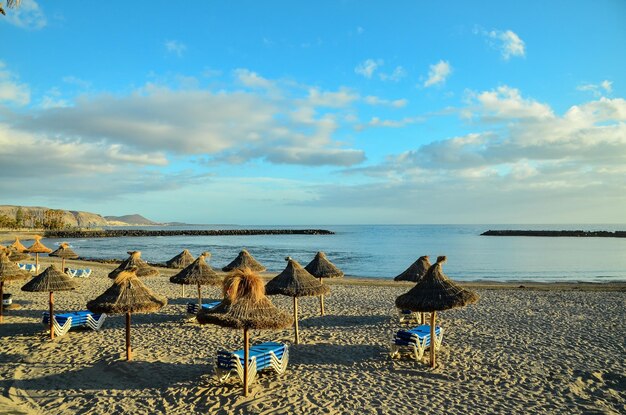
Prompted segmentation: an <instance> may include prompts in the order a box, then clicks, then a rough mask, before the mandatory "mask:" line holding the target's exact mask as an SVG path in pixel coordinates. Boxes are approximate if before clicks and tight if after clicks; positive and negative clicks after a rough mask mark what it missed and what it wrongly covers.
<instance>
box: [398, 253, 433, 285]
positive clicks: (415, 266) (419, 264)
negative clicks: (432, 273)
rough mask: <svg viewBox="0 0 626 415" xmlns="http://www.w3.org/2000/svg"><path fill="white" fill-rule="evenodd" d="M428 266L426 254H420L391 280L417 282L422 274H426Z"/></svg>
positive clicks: (428, 261)
mask: <svg viewBox="0 0 626 415" xmlns="http://www.w3.org/2000/svg"><path fill="white" fill-rule="evenodd" d="M428 268H430V260H429V258H428V255H424V256H421V257H419V258H418V259H417V261H415V262H414V263H412V264H411V266H410V267H408V268H407V269H406V271H404V272H403V273H402V274H399V275H398V276H396V277H395V278H394V279H393V280H394V281H413V282H418V281H419V280H420V279H422V277H423V276H424V275H426V271H428Z"/></svg>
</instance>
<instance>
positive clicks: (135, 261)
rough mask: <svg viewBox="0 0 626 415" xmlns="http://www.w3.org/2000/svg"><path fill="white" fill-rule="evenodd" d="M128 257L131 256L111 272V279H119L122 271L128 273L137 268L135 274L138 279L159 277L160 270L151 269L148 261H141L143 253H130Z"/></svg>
mask: <svg viewBox="0 0 626 415" xmlns="http://www.w3.org/2000/svg"><path fill="white" fill-rule="evenodd" d="M128 255H130V256H129V257H128V258H127V259H126V260H125V261H124V262H122V263H121V264H120V265H119V266H118V267H117V268H115V269H114V270H113V271H111V272H109V278H111V279H114V278H117V276H118V275H120V273H121V272H122V271H127V270H129V269H131V268H137V270H136V271H135V274H136V275H137V276H138V277H156V276H158V275H159V270H158V269H156V268H153V267H151V266H150V265H148V263H147V262H146V261H144V260H143V259H141V251H128Z"/></svg>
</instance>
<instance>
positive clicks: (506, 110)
mask: <svg viewBox="0 0 626 415" xmlns="http://www.w3.org/2000/svg"><path fill="white" fill-rule="evenodd" d="M469 96H470V100H471V101H472V100H473V102H475V103H477V104H478V106H477V107H476V106H475V107H470V108H467V109H465V110H466V114H467V115H469V114H471V113H472V112H474V113H477V114H478V115H480V116H481V117H482V118H483V119H484V120H502V119H509V118H510V119H515V118H551V117H553V116H554V114H553V112H552V109H551V108H550V106H548V105H546V104H542V103H539V102H537V101H534V100H532V99H524V98H523V97H522V95H521V93H520V91H519V90H518V89H516V88H511V87H509V86H506V85H504V86H500V87H498V88H496V89H495V90H491V91H483V92H480V93H474V92H469Z"/></svg>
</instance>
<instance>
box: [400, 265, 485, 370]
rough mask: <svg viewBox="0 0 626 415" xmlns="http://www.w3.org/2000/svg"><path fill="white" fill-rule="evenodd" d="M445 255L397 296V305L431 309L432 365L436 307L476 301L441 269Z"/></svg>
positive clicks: (475, 296) (476, 295) (444, 307)
mask: <svg viewBox="0 0 626 415" xmlns="http://www.w3.org/2000/svg"><path fill="white" fill-rule="evenodd" d="M445 261H446V257H445V256H440V257H438V258H437V262H436V263H435V264H434V265H432V266H431V267H430V268H429V269H428V271H427V272H426V275H424V277H423V278H422V279H421V280H420V281H419V282H418V283H417V284H416V285H415V287H413V288H412V289H411V290H409V292H407V293H405V294H402V295H401V296H399V297H398V298H396V307H398V308H401V309H403V310H411V311H417V312H422V313H423V312H428V313H430V366H431V367H435V318H436V317H435V315H436V314H437V311H442V310H449V309H451V308H455V307H463V306H466V305H468V304H473V303H475V302H477V301H478V294H476V293H474V292H472V291H469V290H466V289H465V288H463V287H461V286H460V285H458V284H456V283H454V282H453V281H452V280H450V279H449V278H448V277H447V276H446V275H445V274H444V273H443V270H442V269H441V265H442V264H443V263H444V262H445Z"/></svg>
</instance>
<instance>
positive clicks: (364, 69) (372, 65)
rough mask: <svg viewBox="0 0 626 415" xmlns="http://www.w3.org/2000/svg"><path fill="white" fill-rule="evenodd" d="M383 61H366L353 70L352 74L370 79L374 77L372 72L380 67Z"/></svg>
mask: <svg viewBox="0 0 626 415" xmlns="http://www.w3.org/2000/svg"><path fill="white" fill-rule="evenodd" d="M383 63H384V61H383V60H382V59H376V60H374V59H367V60H365V61H364V62H361V63H359V64H358V65H357V66H356V68H354V72H355V73H357V74H359V75H361V76H363V77H365V78H367V79H371V78H372V76H373V75H374V72H376V70H377V69H378V68H379V67H380V66H382V65H383Z"/></svg>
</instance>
